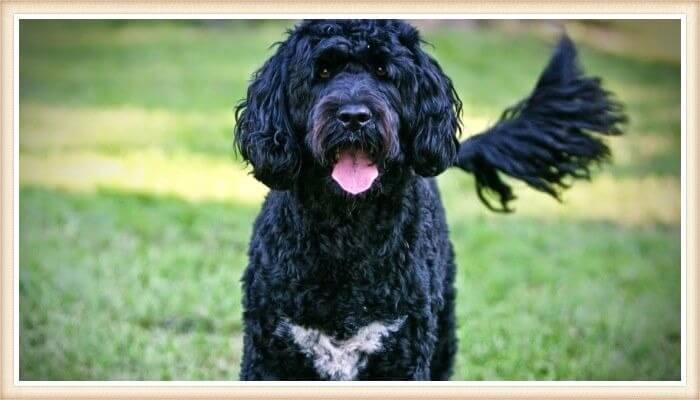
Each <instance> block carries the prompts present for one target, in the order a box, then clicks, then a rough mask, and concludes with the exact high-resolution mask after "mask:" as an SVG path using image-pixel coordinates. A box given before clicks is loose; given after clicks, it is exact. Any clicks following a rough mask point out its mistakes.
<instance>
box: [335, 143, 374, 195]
mask: <svg viewBox="0 0 700 400" xmlns="http://www.w3.org/2000/svg"><path fill="white" fill-rule="evenodd" d="M377 176H379V170H378V169H377V164H376V163H375V162H374V161H372V160H371V159H370V157H369V156H368V155H367V153H365V152H364V151H362V150H359V149H345V150H341V151H339V152H337V153H336V156H335V164H333V171H332V173H331V177H332V178H333V180H334V181H335V182H336V183H337V184H338V185H339V186H340V187H341V188H342V189H343V190H344V191H346V192H348V193H350V194H352V195H358V194H360V193H362V192H365V191H367V190H369V188H371V187H372V183H373V182H374V180H375V179H377Z"/></svg>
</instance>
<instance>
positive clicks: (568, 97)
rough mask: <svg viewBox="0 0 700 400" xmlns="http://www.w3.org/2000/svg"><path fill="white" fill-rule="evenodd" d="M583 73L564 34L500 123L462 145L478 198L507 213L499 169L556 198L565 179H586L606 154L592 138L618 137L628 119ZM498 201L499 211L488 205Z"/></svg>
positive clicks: (507, 192) (506, 189)
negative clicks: (493, 195)
mask: <svg viewBox="0 0 700 400" xmlns="http://www.w3.org/2000/svg"><path fill="white" fill-rule="evenodd" d="M600 83H601V82H600V79H599V78H591V77H587V76H585V75H583V72H582V71H581V69H580V68H579V67H578V65H577V63H576V49H575V48H574V45H573V43H571V40H569V38H568V37H566V36H564V37H563V38H562V39H561V41H560V42H559V45H558V46H557V48H556V50H555V52H554V55H553V56H552V59H551V60H550V61H549V65H548V66H547V67H546V68H545V70H544V72H543V73H542V75H541V76H540V78H539V80H538V81H537V84H536V85H535V89H534V90H533V92H532V94H531V95H530V96H529V97H528V98H527V99H525V100H523V101H521V102H520V103H518V104H516V105H515V106H513V107H511V108H509V109H507V110H505V111H504V112H503V114H502V116H501V118H500V120H499V121H498V123H497V124H496V125H495V126H493V127H491V128H490V129H488V130H487V131H486V132H484V133H481V134H478V135H475V136H473V137H471V138H469V139H468V140H466V141H465V142H464V143H462V145H461V148H460V151H459V159H458V165H459V166H460V167H461V168H463V169H464V170H466V171H469V172H472V173H473V174H474V177H475V178H476V189H477V193H478V195H479V198H480V199H481V200H482V201H483V203H484V204H485V205H486V206H487V207H488V208H489V209H491V210H494V211H511V209H510V208H509V206H508V202H509V201H511V200H513V199H515V195H514V194H513V191H512V190H511V188H510V186H508V185H507V184H505V183H504V182H503V181H502V180H501V179H500V177H499V176H498V171H501V172H504V173H506V174H508V175H510V176H511V177H514V178H517V179H520V180H522V181H524V182H525V183H527V184H528V185H529V186H531V187H533V188H535V189H537V190H540V191H543V192H546V193H548V194H550V195H552V196H554V197H555V198H556V199H559V193H560V191H561V189H565V188H567V187H568V184H567V183H566V182H565V181H564V179H566V178H567V177H571V178H583V179H590V169H589V165H590V164H591V163H594V162H595V163H597V162H600V161H604V160H606V159H607V158H608V157H609V156H610V150H609V149H608V147H607V146H606V145H605V143H603V142H601V141H600V140H599V139H598V138H596V137H594V136H593V135H591V134H593V133H597V134H602V135H618V134H620V133H622V131H621V129H620V124H622V123H624V122H625V121H626V117H625V115H624V114H623V113H622V106H621V105H620V104H619V103H618V102H616V101H615V100H614V99H613V98H612V95H611V94H610V92H608V91H606V90H604V89H603V88H602V87H601V85H600ZM489 192H495V193H496V194H497V195H498V196H499V201H500V208H498V207H496V206H494V205H492V204H491V202H490V201H489V200H488V194H489Z"/></svg>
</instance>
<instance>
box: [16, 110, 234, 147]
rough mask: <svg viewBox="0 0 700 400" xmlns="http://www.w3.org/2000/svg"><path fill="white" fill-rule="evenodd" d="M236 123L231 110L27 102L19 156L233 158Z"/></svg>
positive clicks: (21, 113) (22, 121)
mask: <svg viewBox="0 0 700 400" xmlns="http://www.w3.org/2000/svg"><path fill="white" fill-rule="evenodd" d="M233 120H234V115H233V108H232V107H231V109H226V108H223V109H218V110H211V111H207V112H204V111H198V110H192V111H188V110H172V109H146V108H139V107H130V106H116V107H86V106H62V105H49V104H44V103H28V104H23V105H22V107H21V108H20V136H19V139H20V151H21V152H22V153H32V154H36V155H39V154H43V153H47V152H61V153H64V152H66V151H74V150H79V151H82V150H87V149H89V150H94V151H99V152H101V153H111V154H115V155H118V154H120V153H123V152H125V151H130V150H139V149H144V148H147V147H157V148H160V149H162V150H163V151H165V152H177V151H190V152H197V153H206V154H213V155H219V156H226V157H229V158H233V155H234V153H233Z"/></svg>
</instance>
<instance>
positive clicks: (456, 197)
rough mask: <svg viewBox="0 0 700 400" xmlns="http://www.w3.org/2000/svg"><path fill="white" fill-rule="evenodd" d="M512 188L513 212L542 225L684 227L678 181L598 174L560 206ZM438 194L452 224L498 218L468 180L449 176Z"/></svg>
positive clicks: (576, 187)
mask: <svg viewBox="0 0 700 400" xmlns="http://www.w3.org/2000/svg"><path fill="white" fill-rule="evenodd" d="M511 183H512V184H513V188H514V190H515V194H516V196H517V197H518V198H517V199H516V200H515V201H514V202H513V204H512V206H513V208H514V209H515V210H516V212H517V214H518V215H526V216H532V217H537V218H540V219H543V220H551V219H557V220H571V221H576V220H584V221H585V220H603V221H609V222H613V223H618V224H622V225H628V226H634V225H654V224H678V223H680V217H681V212H680V209H681V197H680V189H681V187H680V180H679V179H678V178H676V177H672V176H671V177H669V176H644V177H615V176H613V175H610V174H600V175H597V176H595V177H594V179H593V180H592V181H590V182H587V181H579V182H576V183H575V184H574V185H573V187H572V188H570V189H569V190H567V191H565V192H564V193H563V196H562V200H563V201H562V202H561V203H560V202H557V201H556V200H554V199H553V198H552V197H550V196H548V195H546V194H543V193H540V192H536V191H534V190H532V189H530V188H528V187H527V186H526V185H525V184H523V183H518V182H512V181H511ZM440 188H441V192H442V193H443V199H444V200H445V203H446V208H447V212H448V214H450V215H451V216H452V218H455V219H457V220H458V219H460V218H466V217H467V216H469V215H474V214H481V215H486V216H492V217H494V218H499V217H497V216H494V215H493V213H491V212H490V211H488V210H486V209H485V207H483V206H482V204H481V203H480V202H479V200H478V198H477V197H476V194H475V190H474V186H473V179H472V178H471V177H470V176H465V175H464V174H463V173H462V172H460V171H449V172H447V173H446V174H445V176H444V177H441V178H440ZM500 218H506V217H503V216H501V217H500Z"/></svg>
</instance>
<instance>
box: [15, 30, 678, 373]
mask: <svg viewBox="0 0 700 400" xmlns="http://www.w3.org/2000/svg"><path fill="white" fill-rule="evenodd" d="M638 23H639V24H643V22H638ZM288 25H289V23H288V22H286V21H277V22H266V23H260V22H247V23H243V22H213V23H198V22H191V21H184V22H183V21H181V22H167V21H160V22H154V21H136V22H128V23H125V22H123V21H121V22H120V21H108V22H94V21H72V22H70V23H66V22H52V21H23V22H22V23H21V25H20V33H21V36H20V104H21V109H20V130H21V134H20V181H21V188H20V378H21V379H23V380H118V379H130V380H141V379H147V380H161V379H163V380H168V379H174V380H200V379H203V380H232V379H236V378H237V375H238V368H239V362H240V357H241V354H240V349H241V330H242V325H241V305H240V302H241V292H240V282H239V279H240V277H241V273H242V270H243V268H244V266H245V264H246V254H245V252H246V248H247V242H248V239H249V236H250V232H251V228H252V221H253V219H254V218H255V215H256V213H257V211H258V208H259V203H260V201H261V199H262V197H263V196H264V194H265V188H264V187H263V186H262V185H260V184H259V183H257V182H256V181H255V180H253V179H252V178H251V177H250V176H249V175H247V171H246V170H245V168H244V167H243V166H242V165H241V163H240V162H239V161H237V160H235V158H234V157H233V154H232V150H231V132H232V125H233V115H232V111H231V110H232V108H233V105H234V104H235V103H236V101H238V100H239V99H240V98H241V97H242V96H243V93H244V90H245V87H246V81H247V79H248V77H249V76H250V74H251V73H252V72H253V70H254V69H255V68H256V67H258V66H259V65H261V64H262V62H263V61H264V60H265V58H266V57H268V56H269V55H270V53H271V50H270V49H269V46H270V44H271V43H273V42H274V41H277V40H280V39H281V37H282V33H283V31H284V29H285V28H286V27H287V26H288ZM571 28H572V29H570V31H573V32H575V31H576V29H575V28H576V26H573V25H572V26H571ZM642 28H643V27H642ZM635 29H636V31H639V29H640V27H639V26H635ZM425 33H426V38H427V40H428V41H429V42H431V43H432V44H433V45H434V48H431V49H430V50H429V51H431V52H432V53H434V54H435V55H436V56H437V58H438V59H439V60H440V62H441V64H442V66H443V67H444V69H445V70H446V71H447V72H448V73H449V74H450V76H451V77H452V78H453V80H454V82H455V84H456V88H457V90H458V91H459V94H460V96H461V97H462V99H463V100H464V103H465V115H464V123H465V126H466V129H465V131H466V132H468V133H469V134H471V133H472V132H478V131H479V130H481V129H483V128H484V127H486V126H487V125H488V124H489V123H490V122H492V121H494V120H495V119H496V118H497V116H498V114H499V112H500V111H501V109H502V108H503V107H505V106H507V105H509V104H512V103H513V102H514V101H515V100H517V99H519V98H521V97H523V96H524V95H525V94H527V92H528V91H529V90H530V88H531V87H532V85H533V84H534V80H535V79H536V76H537V74H538V73H539V71H540V70H541V68H542V67H543V64H544V62H545V60H546V57H547V55H548V52H549V48H550V46H551V41H546V40H545V41H543V40H542V39H539V36H537V35H534V34H532V33H527V32H526V33H520V34H516V35H509V34H506V33H502V32H500V31H497V30H493V29H489V28H481V29H477V30H464V29H457V28H454V27H444V26H443V27H438V28H434V29H430V30H426V32H425ZM638 53H639V49H636V50H635V51H634V52H632V53H631V54H628V52H625V51H624V49H621V50H620V51H617V52H611V51H610V49H609V48H606V49H605V51H603V50H596V49H593V48H589V47H586V46H583V47H582V49H581V56H582V61H583V63H584V65H585V67H586V69H587V70H588V71H590V72H591V73H594V74H598V75H601V76H603V77H604V80H605V83H606V85H607V86H608V87H609V88H610V89H612V90H614V91H615V92H616V93H617V94H618V95H619V97H620V99H621V100H622V101H623V102H624V103H625V104H626V105H627V106H628V111H629V114H630V118H631V121H630V124H629V126H628V134H627V135H626V136H625V137H621V138H615V139H612V140H610V144H611V146H612V148H613V151H614V153H615V163H614V164H613V165H611V166H607V167H605V168H604V169H602V170H601V171H599V172H597V173H596V177H595V179H594V180H593V181H592V182H590V183H589V182H579V183H578V184H577V185H576V186H575V187H574V188H573V189H572V190H571V191H569V192H567V193H566V195H565V201H564V203H563V204H559V203H557V202H555V201H553V200H551V199H549V198H547V197H546V196H544V195H541V194H539V193H533V192H532V191H530V190H527V189H525V188H524V187H523V186H522V185H519V184H517V183H516V184H515V186H516V190H517V194H518V196H519V197H520V199H519V201H518V202H517V203H516V204H515V206H516V208H517V213H516V214H514V215H508V216H503V215H495V214H492V213H489V212H488V211H486V210H485V209H484V208H483V207H482V206H481V205H480V204H479V202H478V200H477V199H476V196H475V194H474V187H473V179H472V177H471V176H468V175H466V174H464V173H461V172H459V171H449V172H447V173H445V174H444V175H443V176H441V177H440V179H439V180H440V186H441V191H442V194H443V199H444V201H445V206H446V209H447V213H448V218H449V223H450V228H451V237H452V240H453V242H454V245H455V250H456V253H457V257H458V265H459V275H458V279H457V286H458V300H459V301H458V305H457V315H458V319H459V332H458V334H459V338H460V347H459V354H458V357H457V360H456V368H455V374H454V376H453V379H455V380H482V379H488V380H501V379H505V380H527V379H558V380H586V379H595V380H675V379H679V378H680V335H681V334H680V300H681V299H680V251H681V248H680V247H681V246H680V178H679V175H680V111H679V110H680V67H679V66H678V65H677V64H674V63H673V62H669V61H658V60H654V59H649V58H648V57H639V56H638Z"/></svg>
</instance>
